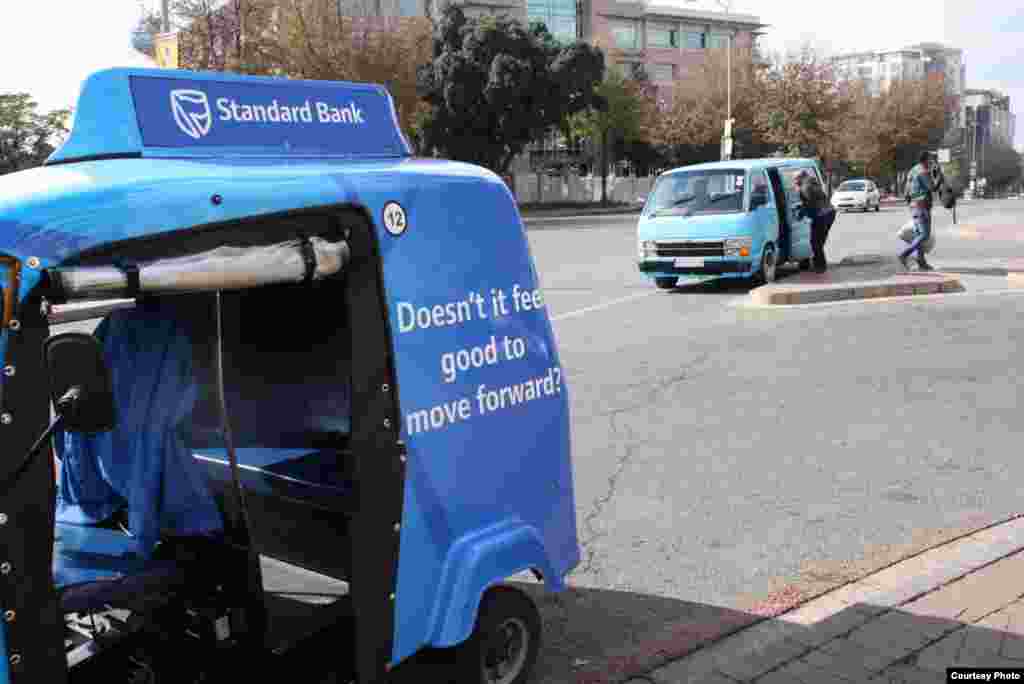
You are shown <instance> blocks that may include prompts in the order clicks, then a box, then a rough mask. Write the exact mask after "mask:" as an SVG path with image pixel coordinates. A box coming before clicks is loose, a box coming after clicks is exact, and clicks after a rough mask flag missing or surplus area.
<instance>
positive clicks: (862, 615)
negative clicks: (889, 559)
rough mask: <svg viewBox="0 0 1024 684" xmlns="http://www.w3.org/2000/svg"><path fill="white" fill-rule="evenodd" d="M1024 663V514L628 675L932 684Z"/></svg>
mask: <svg viewBox="0 0 1024 684" xmlns="http://www.w3.org/2000/svg"><path fill="white" fill-rule="evenodd" d="M952 666H961V667H964V666H967V667H1020V668H1024V517H1017V518H1013V519H1011V520H1009V521H1006V522H1004V523H1001V524H999V525H997V526H994V527H992V528H988V529H985V530H981V531H978V532H975V533H974V534H971V535H968V536H966V537H964V538H962V539H959V540H956V541H953V542H950V543H948V544H945V545H942V546H939V547H937V548H934V549H930V550H928V551H925V552H924V553H922V554H920V555H918V556H916V557H914V558H910V559H907V560H905V561H902V562H900V563H897V564H895V565H893V566H891V567H889V568H886V569H884V570H882V571H880V572H877V573H874V574H873V575H870V576H868V577H865V578H864V579H862V580H859V581H857V582H854V583H851V584H849V585H847V586H845V587H842V588H840V589H837V590H835V591H833V592H829V593H828V594H825V595H824V596H822V597H819V598H817V599H814V600H812V601H810V602H808V603H806V604H804V605H803V606H800V607H798V608H795V609H793V610H790V611H788V612H785V613H783V614H782V615H779V616H777V617H776V618H774V619H770V620H765V621H762V622H759V623H757V624H755V625H753V626H751V627H748V628H746V629H743V630H741V631H739V632H737V633H735V634H732V635H731V636H728V637H725V638H723V639H721V640H719V641H717V642H715V643H712V644H710V645H707V646H705V647H703V648H700V649H698V650H696V651H694V652H693V653H691V654H690V655H688V656H686V657H683V658H680V659H678V660H676V661H674V662H671V663H668V664H666V665H663V666H662V667H660V668H658V669H656V670H654V671H652V672H649V673H647V674H646V675H645V676H644V677H643V678H642V679H634V680H630V681H636V682H639V681H644V682H655V683H656V684H677V683H682V682H686V683H688V684H689V683H691V682H692V683H694V684H696V683H699V682H707V683H709V684H716V683H721V682H731V683H732V684H736V683H737V682H742V683H744V684H746V683H748V682H749V683H751V684H776V683H778V684H782V682H790V683H792V682H796V683H797V684H799V683H801V682H803V683H806V684H817V683H818V682H822V683H824V684H828V683H830V682H835V683H837V684H856V683H859V682H877V683H879V684H885V683H886V682H893V683H896V682H903V683H908V684H915V683H917V682H936V681H943V680H944V679H945V671H946V668H948V667H952Z"/></svg>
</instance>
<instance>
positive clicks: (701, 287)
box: [666, 265, 803, 295]
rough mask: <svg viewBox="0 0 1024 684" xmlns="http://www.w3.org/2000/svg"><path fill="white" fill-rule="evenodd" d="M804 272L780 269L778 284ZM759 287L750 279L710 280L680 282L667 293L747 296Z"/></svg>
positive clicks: (798, 269) (788, 267) (789, 267)
mask: <svg viewBox="0 0 1024 684" xmlns="http://www.w3.org/2000/svg"><path fill="white" fill-rule="evenodd" d="M802 272H803V271H801V270H800V268H799V267H797V266H788V265H787V266H785V267H782V268H779V270H778V272H777V273H776V276H775V277H776V282H781V281H784V280H785V279H787V278H792V277H793V276H797V275H799V274H800V273H802ZM756 287H759V285H758V283H756V282H754V280H752V279H750V278H709V279H707V280H697V281H692V282H691V281H685V280H680V281H679V284H678V285H677V286H676V287H675V289H673V290H666V293H668V294H673V295H681V294H705V295H736V294H747V293H748V292H750V291H751V290H753V289H754V288H756Z"/></svg>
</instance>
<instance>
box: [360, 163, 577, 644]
mask: <svg viewBox="0 0 1024 684" xmlns="http://www.w3.org/2000/svg"><path fill="white" fill-rule="evenodd" d="M467 168H470V169H472V167H465V166H462V165H459V166H455V165H452V166H448V167H444V166H441V167H438V169H439V170H445V169H448V170H451V171H459V172H460V173H458V174H455V173H448V174H443V173H442V174H439V175H437V176H434V177H429V176H424V175H420V174H406V175H403V174H399V175H397V176H396V177H395V178H393V179H391V180H390V182H389V183H388V184H383V183H381V184H379V185H377V184H375V186H374V187H372V186H371V185H370V184H363V185H361V187H360V188H359V192H358V195H359V197H360V201H361V202H363V203H364V204H365V206H366V207H367V209H368V210H369V211H370V212H371V213H372V216H373V220H374V223H375V224H376V228H377V231H378V234H379V240H380V244H381V254H382V260H383V266H384V281H385V289H386V292H387V300H388V315H389V317H390V320H389V325H390V327H391V333H392V340H393V346H394V353H395V367H396V371H397V376H398V377H397V384H398V390H399V393H400V394H399V398H400V409H401V416H400V418H401V421H402V425H401V433H402V437H403V439H405V441H406V442H407V445H408V467H407V474H406V485H405V486H406V491H405V501H404V504H403V521H402V531H401V548H400V557H399V573H398V588H397V605H396V617H395V622H396V635H395V647H394V658H395V660H396V661H398V660H401V659H403V658H405V657H407V656H409V655H411V654H412V653H413V652H415V651H416V650H418V649H419V648H421V647H423V646H424V645H427V644H429V645H433V646H447V645H451V644H453V643H458V642H459V641H462V640H463V639H465V638H466V637H468V636H469V633H470V631H471V629H472V624H473V621H474V619H475V615H476V607H477V604H478V602H479V599H480V596H481V594H482V592H483V591H484V589H485V588H486V587H487V586H488V585H490V584H493V583H494V582H497V581H500V580H502V579H504V578H506V577H508V576H510V575H512V574H515V573H517V572H519V571H521V570H525V569H528V568H536V569H538V570H540V571H541V572H542V573H543V574H544V577H545V579H546V581H547V582H548V583H549V585H550V586H552V587H553V588H556V589H558V588H561V587H562V586H563V577H564V575H565V574H566V573H567V572H568V571H569V570H571V569H572V568H573V567H574V566H575V565H576V563H578V561H579V549H578V541H577V531H576V518H575V502H574V500H573V490H572V482H573V480H572V471H571V463H570V434H569V411H568V393H567V390H566V387H565V380H564V378H563V376H562V368H561V364H560V361H559V357H558V353H557V347H556V345H555V340H554V335H553V331H552V327H551V323H550V320H549V319H548V315H547V309H546V305H545V303H544V299H543V294H542V293H541V292H540V290H539V283H538V281H537V274H536V270H535V268H534V264H533V260H532V257H531V255H530V251H529V247H528V244H527V241H526V235H525V232H524V229H523V226H522V222H521V220H520V218H519V215H518V212H517V210H516V207H515V204H514V202H513V199H512V197H511V194H510V193H509V191H508V189H507V188H506V187H505V185H504V184H503V183H502V182H501V180H500V179H499V178H498V177H497V176H495V175H493V174H491V173H490V172H486V171H483V170H476V171H474V172H473V173H467V172H466V169H467ZM392 202H394V203H396V205H397V206H396V205H391V204H390V203H392ZM385 205H388V207H387V209H385ZM403 216H404V220H403V219H402V217H403Z"/></svg>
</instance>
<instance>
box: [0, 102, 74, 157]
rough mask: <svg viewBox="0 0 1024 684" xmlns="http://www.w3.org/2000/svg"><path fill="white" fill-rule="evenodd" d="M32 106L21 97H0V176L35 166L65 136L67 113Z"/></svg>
mask: <svg viewBox="0 0 1024 684" xmlns="http://www.w3.org/2000/svg"><path fill="white" fill-rule="evenodd" d="M36 106H37V105H36V103H35V102H34V101H33V100H32V97H31V96H30V95H27V94H25V93H9V94H0V174H5V173H11V172H14V171H20V170H22V169H27V168H31V167H33V166H39V165H40V164H42V163H43V162H44V161H46V158H47V157H49V156H50V154H51V153H52V152H53V151H54V150H55V149H56V147H57V145H59V144H60V142H61V141H62V140H63V138H64V137H65V136H67V134H68V120H69V118H70V116H71V111H70V110H67V109H58V110H54V111H52V112H49V113H47V114H38V113H37V112H36Z"/></svg>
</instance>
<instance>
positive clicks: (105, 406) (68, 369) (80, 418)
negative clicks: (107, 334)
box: [43, 333, 115, 434]
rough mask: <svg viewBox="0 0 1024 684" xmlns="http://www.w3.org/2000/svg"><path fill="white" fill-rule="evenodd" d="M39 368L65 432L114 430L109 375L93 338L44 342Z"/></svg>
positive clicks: (61, 337) (61, 336)
mask: <svg viewBox="0 0 1024 684" xmlns="http://www.w3.org/2000/svg"><path fill="white" fill-rule="evenodd" d="M43 365H44V366H45V367H46V372H47V375H48V376H49V379H50V399H51V400H52V401H53V405H54V407H55V408H56V410H57V415H58V417H59V418H60V419H62V424H63V427H64V428H65V429H67V430H70V431H72V432H83V433H86V434H95V433H97V432H108V431H110V430H113V429H114V424H115V411H114V391H113V389H112V387H111V382H110V371H109V370H108V369H107V364H106V363H105V362H104V360H103V349H102V348H101V347H100V343H99V342H98V341H97V340H96V338H95V337H93V336H92V335H87V334H85V333H61V334H59V335H54V336H52V337H49V338H47V340H46V341H45V342H43Z"/></svg>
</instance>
